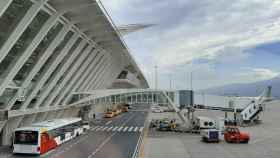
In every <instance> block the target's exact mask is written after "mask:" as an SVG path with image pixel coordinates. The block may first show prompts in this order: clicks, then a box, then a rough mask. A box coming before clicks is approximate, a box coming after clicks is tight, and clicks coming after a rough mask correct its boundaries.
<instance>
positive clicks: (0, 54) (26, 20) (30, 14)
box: [0, 0, 48, 63]
mask: <svg viewBox="0 0 280 158" xmlns="http://www.w3.org/2000/svg"><path fill="white" fill-rule="evenodd" d="M2 1H3V2H1V3H4V0H2ZM47 1H48V0H40V1H39V2H37V3H35V4H33V5H32V6H31V8H29V10H28V11H27V13H26V14H25V15H24V17H23V18H22V19H21V20H20V22H19V23H18V25H17V27H16V28H15V29H14V31H13V32H12V33H11V35H10V36H9V37H8V39H7V40H6V41H5V43H4V45H3V46H2V47H1V49H0V63H1V62H2V61H3V60H4V58H5V57H6V56H7V55H8V53H9V52H10V50H11V49H12V47H13V46H14V44H15V43H16V42H17V41H18V39H19V38H20V36H21V35H22V34H23V32H24V31H25V30H26V28H27V27H28V26H29V24H30V23H31V22H32V20H33V19H34V18H35V17H36V15H37V13H38V12H39V11H40V10H41V8H42V7H43V6H44V4H45V3H46V2H47ZM7 3H8V2H7ZM7 3H6V5H7ZM3 7H5V6H3Z"/></svg>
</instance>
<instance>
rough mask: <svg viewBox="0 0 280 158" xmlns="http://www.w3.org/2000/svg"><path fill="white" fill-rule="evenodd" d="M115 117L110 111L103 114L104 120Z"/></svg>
mask: <svg viewBox="0 0 280 158" xmlns="http://www.w3.org/2000/svg"><path fill="white" fill-rule="evenodd" d="M114 116H115V114H114V112H112V111H109V112H107V113H106V114H105V118H112V117H114Z"/></svg>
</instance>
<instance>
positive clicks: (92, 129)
mask: <svg viewBox="0 0 280 158" xmlns="http://www.w3.org/2000/svg"><path fill="white" fill-rule="evenodd" d="M98 127H100V126H95V127H93V128H91V129H90V130H91V131H94V130H96V129H97V128H98Z"/></svg>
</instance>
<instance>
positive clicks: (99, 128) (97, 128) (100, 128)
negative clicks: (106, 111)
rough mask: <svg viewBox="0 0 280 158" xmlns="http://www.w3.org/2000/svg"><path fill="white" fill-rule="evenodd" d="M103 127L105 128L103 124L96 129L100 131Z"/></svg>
mask: <svg viewBox="0 0 280 158" xmlns="http://www.w3.org/2000/svg"><path fill="white" fill-rule="evenodd" d="M102 128H103V126H101V127H99V128H97V129H96V130H95V131H99V130H101V129H102Z"/></svg>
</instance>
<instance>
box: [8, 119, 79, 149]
mask: <svg viewBox="0 0 280 158" xmlns="http://www.w3.org/2000/svg"><path fill="white" fill-rule="evenodd" d="M81 123H82V119H81V118H63V119H54V120H49V121H44V122H40V123H35V124H32V125H31V126H29V127H22V128H17V129H16V130H15V131H14V137H13V149H14V150H13V153H24V154H43V153H46V152H48V151H50V150H52V149H54V148H56V147H57V146H59V145H60V144H62V143H64V142H66V141H69V140H71V139H73V138H75V137H77V136H79V135H81V134H82V133H83V131H84V130H83V126H82V124H81Z"/></svg>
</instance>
